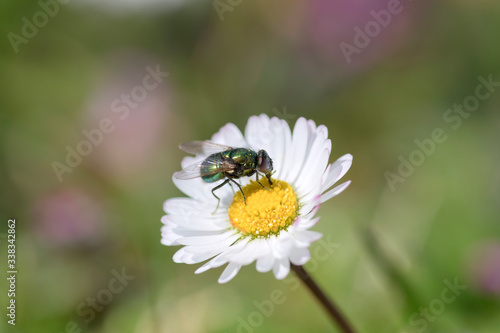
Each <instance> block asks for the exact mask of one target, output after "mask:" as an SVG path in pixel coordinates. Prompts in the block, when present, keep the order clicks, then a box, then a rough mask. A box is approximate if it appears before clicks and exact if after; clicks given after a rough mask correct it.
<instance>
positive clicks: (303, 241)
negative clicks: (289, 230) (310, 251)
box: [293, 230, 323, 247]
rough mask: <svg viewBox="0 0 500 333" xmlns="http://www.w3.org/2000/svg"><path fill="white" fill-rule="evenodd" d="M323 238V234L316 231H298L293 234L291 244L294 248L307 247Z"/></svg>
mask: <svg viewBox="0 0 500 333" xmlns="http://www.w3.org/2000/svg"><path fill="white" fill-rule="evenodd" d="M321 237H323V234H321V233H319V232H317V231H310V230H300V231H297V232H295V233H294V234H293V243H294V246H296V247H309V246H310V245H311V243H313V242H315V241H317V240H318V239H320V238H321Z"/></svg>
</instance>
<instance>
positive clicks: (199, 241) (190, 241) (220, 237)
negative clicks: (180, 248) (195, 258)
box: [177, 230, 236, 245]
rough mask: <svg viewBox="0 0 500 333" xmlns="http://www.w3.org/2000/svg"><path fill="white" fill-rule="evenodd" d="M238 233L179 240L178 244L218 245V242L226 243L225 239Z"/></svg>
mask: <svg viewBox="0 0 500 333" xmlns="http://www.w3.org/2000/svg"><path fill="white" fill-rule="evenodd" d="M235 233H236V231H234V230H229V231H226V232H223V233H216V234H212V235H203V236H192V237H183V238H179V239H178V240H177V242H178V243H179V244H183V245H206V244H216V243H217V242H221V241H224V240H225V239H227V238H229V237H232V236H233V235H234V234H235Z"/></svg>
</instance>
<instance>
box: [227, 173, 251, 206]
mask: <svg viewBox="0 0 500 333" xmlns="http://www.w3.org/2000/svg"><path fill="white" fill-rule="evenodd" d="M227 181H232V182H233V183H235V184H236V186H238V188H239V189H240V192H241V194H243V202H244V203H245V206H246V205H247V198H246V197H245V193H243V190H242V189H241V186H240V184H238V183H237V182H235V181H234V179H231V178H228V179H227Z"/></svg>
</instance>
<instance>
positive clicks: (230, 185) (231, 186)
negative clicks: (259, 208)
mask: <svg viewBox="0 0 500 333" xmlns="http://www.w3.org/2000/svg"><path fill="white" fill-rule="evenodd" d="M229 187H230V188H231V190H233V194H236V192H235V191H234V188H233V185H232V184H231V183H229Z"/></svg>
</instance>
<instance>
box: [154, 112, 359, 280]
mask: <svg viewBox="0 0 500 333" xmlns="http://www.w3.org/2000/svg"><path fill="white" fill-rule="evenodd" d="M211 141H212V142H214V143H217V144H221V145H225V146H230V147H234V148H239V147H245V148H249V149H252V150H255V151H258V150H259V149H264V150H265V151H267V153H268V154H269V156H270V157H271V159H272V161H273V165H274V170H275V172H274V174H273V175H272V185H271V184H269V181H268V180H267V179H266V178H265V177H260V179H259V181H260V182H261V183H262V185H263V186H264V187H263V186H261V185H260V184H259V183H258V182H256V181H255V180H254V177H241V178H239V179H236V181H238V183H239V184H240V186H241V188H242V190H243V193H245V198H246V200H245V198H244V197H243V196H242V194H241V192H240V191H239V190H238V189H237V188H233V187H231V186H223V187H221V188H220V189H217V191H216V195H217V196H218V197H219V198H220V199H221V200H220V206H219V208H218V209H217V210H216V212H214V210H215V209H216V206H217V203H218V200H217V199H216V198H215V197H214V196H213V194H212V192H211V191H212V189H213V188H214V187H215V186H217V185H218V184H219V183H222V181H220V182H218V183H206V182H204V181H203V180H202V179H201V178H200V177H197V178H194V179H189V180H179V179H176V178H175V177H174V178H173V181H174V184H175V185H176V186H177V187H178V188H179V189H180V190H181V191H182V192H184V193H185V194H186V195H187V196H188V197H187V198H173V199H168V200H167V201H166V202H165V204H164V210H165V212H166V213H167V215H165V216H163V218H162V222H163V224H164V225H163V226H162V229H161V234H162V240H161V242H162V244H164V245H181V246H183V247H182V248H181V249H179V250H178V251H177V252H176V253H175V254H174V257H173V260H174V262H176V263H185V264H198V263H201V262H204V261H207V260H208V261H207V262H206V263H205V264H204V265H202V266H201V267H199V268H198V269H197V270H196V272H195V273H196V274H199V273H202V272H205V271H207V270H209V269H211V268H216V267H220V266H223V265H226V264H227V266H226V268H225V269H224V271H223V273H222V275H221V276H220V278H219V283H226V282H228V281H230V280H231V279H232V278H234V277H235V276H236V274H237V273H238V272H239V270H240V268H241V267H242V266H245V265H249V264H251V263H253V262H254V261H255V262H256V268H257V271H259V272H268V271H271V270H272V271H273V273H274V275H275V277H276V278H277V279H283V278H285V277H286V276H287V275H288V273H289V271H290V263H292V264H294V265H297V266H299V265H304V264H305V263H306V262H307V261H308V260H309V259H310V257H311V255H310V252H309V246H310V245H311V244H312V243H313V242H314V241H316V240H318V239H320V238H321V236H322V234H321V233H319V232H316V231H311V230H310V229H311V228H312V227H313V226H314V225H315V224H316V223H317V222H318V221H319V217H316V212H317V211H318V208H319V206H320V204H321V203H323V202H325V201H327V200H329V199H331V198H333V197H334V196H336V195H337V194H339V193H341V192H342V191H343V190H345V189H346V188H347V186H348V185H349V184H350V181H347V182H345V183H343V184H341V185H338V186H336V187H333V185H334V184H335V183H336V182H337V181H338V180H339V179H340V178H342V177H343V176H344V175H345V173H346V172H347V171H348V170H349V168H350V167H351V164H352V156H351V155H350V154H347V155H344V156H342V157H341V158H339V159H338V160H337V161H335V162H334V163H332V164H328V160H329V158H330V152H331V148H332V144H331V141H330V139H328V129H327V128H326V127H325V126H323V125H319V126H316V124H315V123H314V121H312V120H306V119H305V118H299V119H298V120H297V122H296V124H295V127H294V128H293V133H292V131H290V127H289V126H288V124H287V123H286V121H285V120H282V119H278V118H276V117H274V118H271V119H270V118H269V117H268V116H267V115H260V116H252V117H250V119H249V120H248V123H247V126H246V128H245V134H244V135H243V134H242V133H241V131H240V130H239V129H238V128H237V127H236V126H235V125H234V124H231V123H229V124H227V125H225V126H224V127H222V128H221V129H220V131H219V132H217V133H216V134H214V135H213V136H212V138H211ZM208 155H209V154H208V153H207V154H204V153H202V154H199V155H197V156H194V157H192V156H190V157H185V158H184V159H183V160H182V163H181V164H182V167H183V168H186V167H188V166H190V165H193V164H195V163H197V162H198V163H199V162H202V161H203V160H204V159H206V158H207V157H208ZM332 187H333V188H332ZM245 201H246V202H245Z"/></svg>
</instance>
